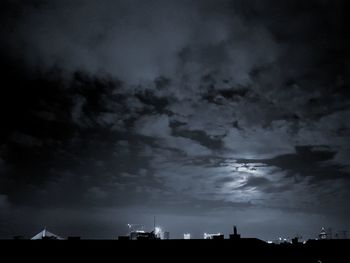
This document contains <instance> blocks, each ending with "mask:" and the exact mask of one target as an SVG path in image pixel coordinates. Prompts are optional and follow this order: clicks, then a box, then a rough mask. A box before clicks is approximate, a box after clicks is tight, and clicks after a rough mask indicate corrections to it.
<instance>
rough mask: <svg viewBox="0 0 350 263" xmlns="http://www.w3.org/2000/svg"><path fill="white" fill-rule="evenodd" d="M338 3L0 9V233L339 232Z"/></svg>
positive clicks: (344, 136)
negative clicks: (132, 229)
mask: <svg viewBox="0 0 350 263" xmlns="http://www.w3.org/2000/svg"><path fill="white" fill-rule="evenodd" d="M347 5H348V4H347V3H346V1H337V2H333V1H326V0H324V1H308V2H307V3H305V1H283V3H282V2H278V1H272V0H269V1H264V3H262V2H261V1H254V0H252V1H240V0H235V1H228V0H220V1H209V0H208V1H157V0H154V1H153V0H152V1H137V0H132V1H109V0H108V1H104V2H103V3H101V4H98V5H97V4H96V2H95V1H90V0H87V1H74V2H72V1H26V2H24V1H3V2H2V3H1V6H2V7H3V8H1V18H0V19H1V32H2V33H1V40H2V41H1V44H0V45H1V46H0V47H1V50H0V55H1V58H2V59H1V62H0V66H1V71H2V73H3V78H2V87H3V88H2V90H1V96H0V116H1V127H2V128H1V130H0V134H1V145H0V208H2V209H3V211H5V212H4V214H5V216H4V217H3V218H4V219H2V221H1V227H0V228H1V229H13V228H17V229H21V231H23V232H25V233H28V234H29V232H30V231H34V230H35V229H37V228H39V227H40V226H42V225H45V223H47V222H48V223H49V225H50V224H51V225H52V226H54V227H55V228H57V229H59V230H61V231H62V232H63V233H69V232H70V231H71V229H73V228H76V227H77V225H79V224H78V222H79V221H80V220H82V222H84V224H83V225H84V227H80V228H79V227H78V229H77V230H76V231H77V233H79V234H81V233H84V232H86V235H88V236H90V237H101V236H102V235H103V234H104V233H108V232H110V231H112V232H114V233H118V234H123V231H125V230H124V227H125V224H126V223H128V222H129V221H130V220H134V218H135V215H137V216H138V218H140V221H142V220H144V221H146V222H147V220H148V218H149V217H151V218H152V217H153V215H154V214H156V215H159V216H160V217H163V218H164V221H163V222H164V227H166V226H167V225H168V227H169V229H171V231H173V232H174V233H176V234H175V236H176V235H177V236H178V237H180V235H181V233H182V231H184V232H188V231H191V230H190V228H193V229H194V230H193V231H194V232H195V233H196V234H197V235H198V236H199V235H200V233H201V232H204V231H208V232H210V231H217V230H218V231H222V232H224V231H228V230H226V229H218V227H217V226H215V225H218V224H224V223H225V224H228V225H229V224H231V223H232V222H231V221H232V220H231V219H232V218H235V219H236V220H237V221H238V222H237V223H238V224H242V226H243V229H245V230H246V231H247V233H251V235H259V233H258V229H260V230H261V229H262V228H266V229H269V231H270V232H276V235H277V234H278V233H277V232H281V231H282V232H283V231H284V230H283V229H285V231H286V232H288V233H289V234H290V235H292V234H295V233H293V231H295V230H294V229H295V228H297V227H300V228H301V229H303V230H304V231H306V235H309V236H312V235H313V234H314V231H317V230H318V228H316V229H315V228H314V225H315V222H319V225H320V227H321V225H322V224H328V225H332V224H333V225H334V227H339V228H346V227H348V226H347V225H346V223H344V222H346V220H348V219H349V215H350V213H349V209H348V206H347V204H346V202H347V200H348V198H349V193H348V191H347V189H348V186H349V179H348V178H349V172H350V170H349V156H350V144H349V141H350V140H349V136H350V133H349V129H350V127H349V124H348V123H347V122H346V120H347V119H349V118H350V116H349V114H350V101H349V92H348V83H349V79H348V76H349V63H348V61H349V60H348V58H349V51H348V46H350V45H349V39H350V38H349V34H348V32H347V31H346V25H347V24H348V23H347V22H348V21H347V20H348V19H347V17H346V11H345V10H346V7H347ZM74 211H78V212H74ZM140 211H141V212H140ZM25 213H27V214H28V217H26V218H31V223H29V224H28V227H27V228H25V227H19V226H20V225H21V218H22V217H23V215H24V214H25ZM58 213H61V214H64V215H65V216H64V218H62V224H59V223H57V222H55V220H53V218H55V216H56V215H57V214H58ZM90 213H91V214H90ZM219 216H220V217H222V218H226V219H220V220H219V219H217V218H218V217H219ZM116 217H118V220H117V221H114V219H115V218H116ZM296 217H298V218H299V219H300V222H295V221H293V222H292V221H291V220H290V218H296ZM87 218H89V219H87ZM215 218H216V219H215ZM247 218H254V219H251V220H248V221H247V220H246V219H247ZM179 219H181V220H184V221H186V220H187V221H188V222H189V223H188V225H187V224H186V223H181V226H182V227H183V229H182V228H181V227H179V226H178V227H176V224H175V221H176V222H178V220H179ZM70 220H71V222H72V224H71V227H64V225H67V224H66V223H67V222H69V221H70ZM196 220H198V222H200V224H199V225H198V226H197V225H196V226H195V225H194V223H193V222H196ZM11 221H12V222H14V224H16V226H13V227H12V228H8V226H7V225H8V224H10V222H11ZM276 221H280V223H279V226H280V227H279V228H278V229H277V230H276V231H275V230H274V229H273V226H274V225H276V224H275V223H276ZM271 222H274V223H271ZM301 222H305V223H301ZM135 223H137V222H135ZM293 224H295V228H294V227H293ZM87 225H91V226H92V227H91V229H92V230H89V229H90V228H88V227H86V226H87ZM99 225H104V227H103V228H99V227H98V226H99ZM257 226H259V227H260V228H259V227H257ZM98 229H101V232H100V233H99V232H98ZM185 229H186V230H185ZM251 229H255V230H256V232H249V231H250V230H251ZM308 229H309V230H308ZM311 229H312V230H311ZM4 231H5V230H2V232H0V235H4V236H11V235H13V234H14V232H13V231H10V232H6V231H5V232H6V233H5V232H4ZM53 232H55V231H53ZM261 235H262V237H264V238H267V237H271V234H270V235H269V233H265V232H264V233H261Z"/></svg>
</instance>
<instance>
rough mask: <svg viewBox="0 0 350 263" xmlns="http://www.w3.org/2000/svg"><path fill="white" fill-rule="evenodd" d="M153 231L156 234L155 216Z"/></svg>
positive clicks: (154, 218)
mask: <svg viewBox="0 0 350 263" xmlns="http://www.w3.org/2000/svg"><path fill="white" fill-rule="evenodd" d="M153 231H154V233H156V216H154V217H153Z"/></svg>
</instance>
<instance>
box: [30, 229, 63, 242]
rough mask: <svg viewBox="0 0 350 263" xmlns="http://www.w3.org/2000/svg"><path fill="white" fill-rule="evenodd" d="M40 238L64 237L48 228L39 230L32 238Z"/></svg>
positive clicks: (60, 238) (59, 238)
mask: <svg viewBox="0 0 350 263" xmlns="http://www.w3.org/2000/svg"><path fill="white" fill-rule="evenodd" d="M38 239H58V240H62V239H63V238H62V237H60V236H58V235H56V234H54V233H51V232H50V231H47V230H46V228H45V229H44V230H43V231H41V232H39V233H38V234H36V235H35V236H33V237H32V238H31V240H38Z"/></svg>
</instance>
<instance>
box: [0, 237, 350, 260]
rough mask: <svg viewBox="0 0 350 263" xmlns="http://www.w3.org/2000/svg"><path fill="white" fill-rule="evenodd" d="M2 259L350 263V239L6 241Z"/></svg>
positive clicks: (0, 247)
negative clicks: (272, 241) (284, 241)
mask: <svg viewBox="0 0 350 263" xmlns="http://www.w3.org/2000/svg"><path fill="white" fill-rule="evenodd" d="M0 252H1V254H2V258H8V259H9V260H11V261H16V260H26V261H27V262H28V261H29V260H36V261H37V260H39V261H41V260H42V261H56V260H74V261H79V262H81V261H84V260H93V261H95V260H98V262H112V261H113V262H119V261H120V262H126V261H134V260H136V261H144V262H152V261H157V262H158V261H159V262H173V260H174V261H177V262H179V261H181V262H182V261H183V262H186V261H187V260H189V259H190V260H196V262H197V261H198V260H205V262H208V261H209V262H210V261H211V262H322V263H324V262H350V260H349V258H350V257H349V255H350V240H324V241H309V242H307V243H306V244H301V243H298V244H294V245H292V244H282V245H273V244H267V243H264V242H262V241H260V240H258V239H245V240H244V239H243V240H239V241H233V240H137V241H136V240H135V241H127V240H126V241H122V240H64V241H59V240H35V241H31V240H6V241H5V240H3V241H0Z"/></svg>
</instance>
